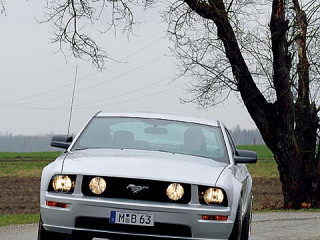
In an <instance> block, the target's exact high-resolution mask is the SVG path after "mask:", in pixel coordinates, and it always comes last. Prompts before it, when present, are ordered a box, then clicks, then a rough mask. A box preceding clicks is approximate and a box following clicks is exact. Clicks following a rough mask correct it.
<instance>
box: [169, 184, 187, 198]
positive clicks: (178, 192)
mask: <svg viewBox="0 0 320 240" xmlns="http://www.w3.org/2000/svg"><path fill="white" fill-rule="evenodd" d="M166 193H167V196H168V198H170V199H171V200H173V201H178V200H179V199H181V198H182V197H183V195H184V189H183V187H182V186H181V185H180V184H179V183H172V184H170V185H169V186H168V188H167V191H166Z"/></svg>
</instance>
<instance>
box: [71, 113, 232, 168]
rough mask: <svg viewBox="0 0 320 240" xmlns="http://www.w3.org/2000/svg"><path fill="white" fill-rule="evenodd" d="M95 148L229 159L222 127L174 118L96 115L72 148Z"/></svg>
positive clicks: (218, 159)
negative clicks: (174, 119) (173, 119)
mask: <svg viewBox="0 0 320 240" xmlns="http://www.w3.org/2000/svg"><path fill="white" fill-rule="evenodd" d="M91 148H114V149H138V150H148V151H163V152H169V153H174V154H175V153H177V154H186V155H192V156H199V157H205V158H211V159H214V160H216V161H219V162H224V163H228V162H229V161H228V158H227V155H226V149H225V144H224V142H223V137H222V133H221V129H220V128H218V127H213V126H208V125H202V124H196V123H189V122H180V121H172V120H162V119H150V118H148V119H146V118H131V117H95V118H93V119H92V120H91V121H90V123H89V124H88V125H87V126H86V128H85V129H84V131H83V132H82V133H81V135H80V137H79V138H78V139H77V141H76V143H75V145H74V146H73V148H72V150H73V151H75V150H83V149H91Z"/></svg>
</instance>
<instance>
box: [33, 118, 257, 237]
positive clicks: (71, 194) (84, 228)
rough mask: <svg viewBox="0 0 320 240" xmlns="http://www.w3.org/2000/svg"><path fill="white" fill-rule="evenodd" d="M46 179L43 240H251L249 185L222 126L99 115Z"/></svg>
mask: <svg viewBox="0 0 320 240" xmlns="http://www.w3.org/2000/svg"><path fill="white" fill-rule="evenodd" d="M51 146H54V147H60V148H64V149H66V151H65V152H64V153H62V154H61V155H60V156H59V157H58V158H57V159H56V160H55V161H54V162H52V163H51V164H49V165H48V166H46V167H45V168H44V169H43V173H42V178H41V193H40V213H41V218H40V222H39V231H38V240H51V239H52V240H59V239H93V238H94V237H100V238H108V239H139V240H141V239H190V240H191V239H198V240H200V239H201V240H204V239H208V240H209V239H210V240H214V239H216V240H218V239H219V240H220V239H229V240H239V239H241V240H244V239H249V237H250V224H251V213H252V178H251V176H250V174H249V172H248V170H247V167H246V165H245V164H244V163H255V162H256V161H257V155H256V153H254V152H250V151H244V150H237V149H236V147H235V145H234V143H233V141H232V138H231V135H230V134H229V132H228V130H227V129H226V128H225V126H224V125H223V124H222V123H221V122H219V121H211V120H203V119H195V118H188V117H182V116H174V115H164V114H155V113H101V112H100V113H97V114H96V115H95V116H93V117H92V118H91V119H90V121H89V122H88V123H87V124H86V126H85V127H84V128H83V130H82V131H81V132H80V134H79V135H77V136H76V137H75V138H74V139H73V137H72V136H68V135H57V136H54V137H53V138H52V142H51Z"/></svg>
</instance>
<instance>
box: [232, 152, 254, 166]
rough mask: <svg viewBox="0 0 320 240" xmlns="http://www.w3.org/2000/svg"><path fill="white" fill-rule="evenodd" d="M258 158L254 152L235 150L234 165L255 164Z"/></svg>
mask: <svg viewBox="0 0 320 240" xmlns="http://www.w3.org/2000/svg"><path fill="white" fill-rule="evenodd" d="M257 160H258V156H257V153H256V152H253V151H247V150H237V151H236V154H235V156H234V161H235V163H236V164H237V163H256V162H257Z"/></svg>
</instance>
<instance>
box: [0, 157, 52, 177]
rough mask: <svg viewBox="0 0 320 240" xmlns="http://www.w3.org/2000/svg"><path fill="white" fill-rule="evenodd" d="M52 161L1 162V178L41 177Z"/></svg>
mask: <svg viewBox="0 0 320 240" xmlns="http://www.w3.org/2000/svg"><path fill="white" fill-rule="evenodd" d="M50 162H51V160H45V161H27V162H22V161H8V162H1V161H0V177H40V176H41V172H42V169H43V168H44V167H45V166H46V165H48V164H49V163H50Z"/></svg>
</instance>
